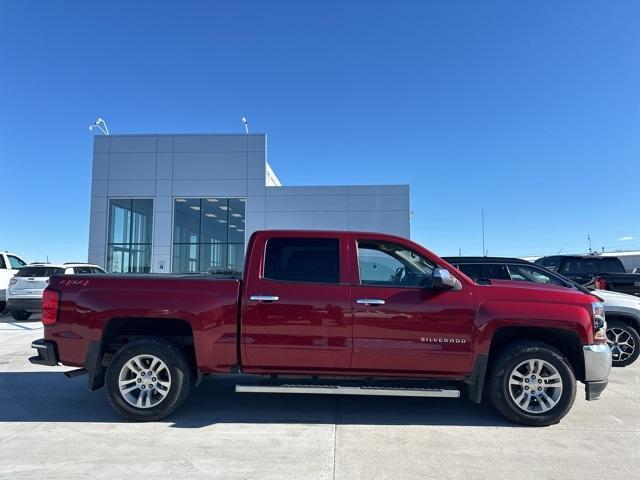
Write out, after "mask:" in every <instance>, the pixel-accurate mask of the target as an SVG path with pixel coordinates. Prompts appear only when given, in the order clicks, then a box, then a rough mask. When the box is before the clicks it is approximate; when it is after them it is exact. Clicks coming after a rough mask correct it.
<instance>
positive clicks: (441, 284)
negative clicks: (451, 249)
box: [433, 268, 462, 290]
mask: <svg viewBox="0 0 640 480" xmlns="http://www.w3.org/2000/svg"><path fill="white" fill-rule="evenodd" d="M433 288H439V289H441V290H461V289H462V284H461V283H460V280H458V279H457V278H456V277H454V276H453V275H451V272H450V271H449V270H447V269H446V268H434V269H433Z"/></svg>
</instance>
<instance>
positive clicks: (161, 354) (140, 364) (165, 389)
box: [106, 339, 193, 422]
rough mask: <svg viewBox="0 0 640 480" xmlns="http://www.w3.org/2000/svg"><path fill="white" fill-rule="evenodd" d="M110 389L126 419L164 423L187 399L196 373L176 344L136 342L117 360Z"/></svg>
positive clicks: (113, 403)
mask: <svg viewBox="0 0 640 480" xmlns="http://www.w3.org/2000/svg"><path fill="white" fill-rule="evenodd" d="M106 387H107V395H108V397H109V402H110V403H111V406H112V407H113V408H114V409H115V410H116V411H117V412H118V413H119V414H120V415H121V416H123V417H124V418H126V419H129V420H135V421H147V422H148V421H154V420H161V419H163V418H165V417H168V416H169V415H171V414H172V413H173V412H174V411H175V410H176V409H177V408H178V407H179V406H180V405H181V404H182V402H184V400H185V399H186V398H187V396H188V395H189V393H190V392H191V389H192V387H193V373H192V369H191V368H190V367H189V364H188V363H187V359H186V358H185V356H184V354H183V353H182V352H181V351H180V349H179V348H178V347H177V346H176V345H174V344H172V343H170V342H167V341H165V340H161V339H146V340H136V341H133V342H131V343H127V344H126V345H125V346H124V347H122V348H121V349H120V350H118V352H117V353H116V355H115V356H114V357H113V361H112V362H111V364H110V365H109V368H108V370H107V378H106Z"/></svg>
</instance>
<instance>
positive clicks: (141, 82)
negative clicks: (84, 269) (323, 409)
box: [0, 0, 640, 260]
mask: <svg viewBox="0 0 640 480" xmlns="http://www.w3.org/2000/svg"><path fill="white" fill-rule="evenodd" d="M639 23H640V3H639V2H637V1H633V0H630V1H616V2H601V1H585V0H579V1H561V2H556V1H541V2H514V1H512V0H505V1H487V2H478V1H466V2H463V1H415V2H409V1H405V2H403V1H398V2H388V1H385V2H374V1H350V2H347V1H322V2H320V1H317V2H300V1H287V2H285V1H278V2H265V1H249V0H245V1H242V2H235V1H234V2H232V1H227V2H170V3H169V2H160V1H153V2H151V1H149V2H144V1H140V2H129V1H127V2H116V1H108V2H107V1H103V2H98V1H94V2H88V1H65V2H50V1H46V2H29V1H25V0H19V1H18V0H4V1H3V2H1V3H0V166H1V169H0V172H2V175H3V176H4V182H3V187H2V189H1V190H0V191H1V192H2V193H1V195H2V203H3V208H2V222H1V223H0V249H9V250H12V251H15V252H18V253H22V254H23V255H24V256H26V257H28V259H30V260H41V259H43V258H45V257H46V256H47V255H48V256H49V257H50V258H52V259H57V260H75V259H85V258H86V250H87V241H88V219H89V190H90V177H91V144H92V143H91V142H92V138H91V134H90V133H89V132H88V129H87V125H88V124H89V123H90V122H92V121H93V120H94V119H95V117H96V116H97V115H100V116H102V117H104V118H105V119H107V121H108V123H109V127H110V129H111V131H112V133H139V132H141V133H155V132H159V133H169V132H177V133H183V132H241V131H242V125H241V123H240V117H241V116H242V115H246V116H247V117H248V118H249V121H250V126H251V129H252V131H256V132H258V131H260V132H266V133H267V134H268V135H269V161H270V163H271V164H272V165H273V167H274V169H275V170H276V172H277V173H278V175H279V176H280V178H281V180H282V181H283V183H285V184H287V185H305V184H307V185H308V184H320V185H323V184H352V183H355V184H367V183H409V184H410V186H411V208H412V210H413V211H414V216H413V220H412V225H411V229H412V236H413V238H414V239H416V240H418V241H419V242H421V243H423V244H424V245H425V246H427V247H429V248H431V249H432V250H434V251H436V252H437V253H440V254H442V255H447V254H457V253H458V250H459V249H461V250H462V253H463V254H480V253H481V228H480V210H481V208H484V210H485V217H486V243H487V248H488V250H489V253H490V254H494V255H530V254H545V253H555V252H557V251H560V250H561V249H564V251H565V252H566V251H578V250H585V249H586V247H587V240H586V236H587V234H590V235H591V238H592V239H593V245H594V247H597V248H599V247H601V246H605V247H606V248H607V249H614V248H640V195H639V192H640V190H639V188H638V186H639V181H640V29H639V28H638V24H639ZM623 237H633V238H632V239H630V240H618V239H620V238H623Z"/></svg>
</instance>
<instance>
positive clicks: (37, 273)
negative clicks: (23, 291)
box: [16, 267, 64, 278]
mask: <svg viewBox="0 0 640 480" xmlns="http://www.w3.org/2000/svg"><path fill="white" fill-rule="evenodd" d="M62 273H64V268H60V267H24V268H21V269H20V270H19V271H18V273H16V277H40V278H42V277H47V278H48V277H50V276H51V275H59V274H62Z"/></svg>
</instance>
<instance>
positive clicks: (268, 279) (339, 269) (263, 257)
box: [259, 235, 350, 286]
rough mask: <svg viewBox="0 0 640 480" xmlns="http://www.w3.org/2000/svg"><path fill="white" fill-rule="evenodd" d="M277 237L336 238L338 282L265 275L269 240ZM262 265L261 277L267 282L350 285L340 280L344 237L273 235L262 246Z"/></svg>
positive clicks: (290, 238) (302, 238)
mask: <svg viewBox="0 0 640 480" xmlns="http://www.w3.org/2000/svg"><path fill="white" fill-rule="evenodd" d="M275 239H288V240H292V239H296V240H336V241H337V242H338V249H337V250H338V281H337V282H318V281H310V282H305V281H302V280H282V279H279V278H271V277H267V276H265V269H266V266H267V249H268V248H269V242H271V240H275ZM261 264H262V265H261V267H260V275H259V278H260V280H263V281H267V282H277V283H285V284H289V285H291V284H303V285H342V286H347V285H350V283H349V282H342V281H340V279H341V277H342V265H343V259H342V238H341V237H332V236H319V237H307V236H304V237H291V236H287V235H282V236H280V235H278V236H272V237H269V238H267V239H266V241H265V242H264V244H263V248H262V258H261Z"/></svg>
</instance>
